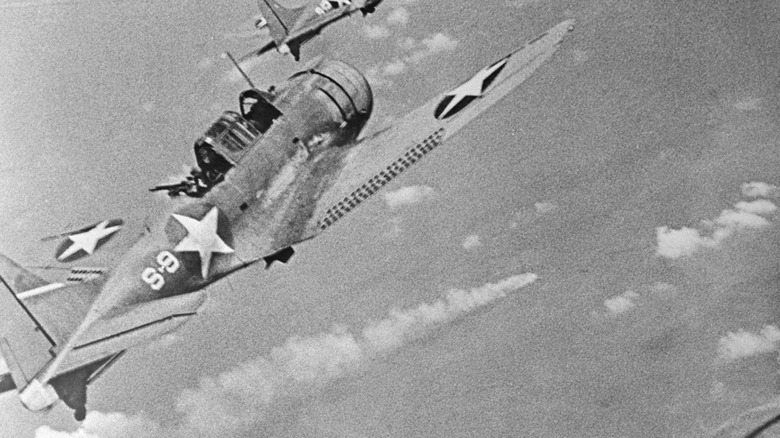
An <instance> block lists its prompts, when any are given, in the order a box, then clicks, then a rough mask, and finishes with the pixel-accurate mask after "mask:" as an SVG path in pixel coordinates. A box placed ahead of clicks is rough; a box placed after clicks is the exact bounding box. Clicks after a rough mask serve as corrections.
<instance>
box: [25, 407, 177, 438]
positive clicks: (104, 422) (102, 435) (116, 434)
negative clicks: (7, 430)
mask: <svg viewBox="0 0 780 438" xmlns="http://www.w3.org/2000/svg"><path fill="white" fill-rule="evenodd" d="M163 436H167V435H166V434H164V433H163V431H162V428H161V427H160V425H159V424H157V423H155V422H154V421H152V420H149V419H147V418H145V417H142V416H127V415H125V414H122V413H117V412H113V413H108V414H104V413H101V412H98V411H91V412H89V413H88V414H87V418H85V419H84V422H83V423H82V424H81V425H80V426H79V428H78V429H76V430H75V431H73V432H62V431H58V430H54V429H52V428H51V427H49V426H41V427H39V428H38V429H36V430H35V438H136V437H145V438H149V437H163Z"/></svg>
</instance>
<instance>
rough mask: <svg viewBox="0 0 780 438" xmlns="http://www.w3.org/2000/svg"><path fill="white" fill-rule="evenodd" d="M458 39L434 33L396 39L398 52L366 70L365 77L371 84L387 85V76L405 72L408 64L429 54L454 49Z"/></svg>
mask: <svg viewBox="0 0 780 438" xmlns="http://www.w3.org/2000/svg"><path fill="white" fill-rule="evenodd" d="M457 46H458V40H456V39H455V38H453V37H451V36H449V35H447V34H445V33H441V32H439V33H435V34H432V35H429V36H427V37H425V38H423V39H421V40H417V39H414V38H411V37H407V38H403V39H401V40H399V41H398V44H397V47H398V49H399V50H400V53H399V54H398V55H397V56H395V57H391V58H390V59H389V60H388V61H386V62H384V63H382V64H378V65H375V66H373V67H371V68H369V69H368V70H367V71H366V77H367V78H368V80H369V82H370V83H371V84H372V85H377V86H381V85H388V84H389V83H390V82H389V80H388V77H389V76H395V75H398V74H401V73H403V72H406V71H407V70H408V69H409V66H411V65H416V64H420V63H421V62H422V61H423V60H425V59H427V58H430V57H431V56H434V55H437V54H440V53H444V52H449V51H453V50H455V48H456V47H457Z"/></svg>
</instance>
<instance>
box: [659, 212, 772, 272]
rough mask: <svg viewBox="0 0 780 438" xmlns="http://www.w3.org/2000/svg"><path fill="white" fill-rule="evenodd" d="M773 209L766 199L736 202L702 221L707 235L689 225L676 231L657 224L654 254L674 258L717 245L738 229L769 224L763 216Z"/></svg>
mask: <svg viewBox="0 0 780 438" xmlns="http://www.w3.org/2000/svg"><path fill="white" fill-rule="evenodd" d="M776 211H777V206H776V205H775V204H773V203H772V202H771V201H768V200H765V199H759V200H755V201H741V202H737V203H736V204H735V205H734V209H730V210H723V211H722V212H721V213H720V215H719V216H718V217H717V218H715V219H713V220H711V221H703V222H702V228H705V229H706V230H707V231H708V234H709V235H703V234H702V232H700V231H699V230H698V229H695V228H689V227H683V228H680V229H677V230H676V229H672V228H669V227H665V226H663V227H658V228H656V237H657V241H658V249H657V254H658V255H660V256H661V257H666V258H670V259H677V258H680V257H684V256H689V255H691V254H693V253H695V252H696V251H698V250H699V249H701V248H717V247H718V246H720V244H721V243H722V242H723V241H724V240H726V239H728V238H729V237H731V236H732V235H734V234H735V233H737V232H738V231H740V230H744V229H760V228H764V227H767V226H769V225H770V221H769V220H768V219H766V218H765V217H763V216H766V215H771V214H774V213H775V212H776ZM762 215H763V216H762Z"/></svg>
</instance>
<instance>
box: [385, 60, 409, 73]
mask: <svg viewBox="0 0 780 438" xmlns="http://www.w3.org/2000/svg"><path fill="white" fill-rule="evenodd" d="M404 71H406V63H405V62H403V61H401V60H400V59H396V60H395V61H390V62H389V63H387V64H385V66H384V68H382V74H383V75H385V76H395V75H399V74H401V73H403V72H404Z"/></svg>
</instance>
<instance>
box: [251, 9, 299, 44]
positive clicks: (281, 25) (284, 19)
mask: <svg viewBox="0 0 780 438" xmlns="http://www.w3.org/2000/svg"><path fill="white" fill-rule="evenodd" d="M257 6H258V7H259V8H260V13H261V14H262V15H263V18H265V19H266V21H267V26H268V29H269V30H270V31H271V37H273V39H274V41H275V42H276V43H277V44H282V43H283V42H284V40H285V38H287V36H288V35H290V33H291V32H292V31H293V29H295V26H296V24H297V23H298V20H299V19H300V18H301V17H302V16H303V15H304V14H305V13H306V8H305V7H304V6H299V7H297V8H294V9H290V8H286V7H284V6H282V5H280V4H279V3H277V2H276V0H257Z"/></svg>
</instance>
